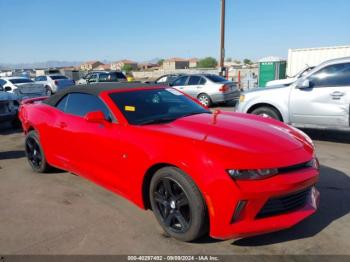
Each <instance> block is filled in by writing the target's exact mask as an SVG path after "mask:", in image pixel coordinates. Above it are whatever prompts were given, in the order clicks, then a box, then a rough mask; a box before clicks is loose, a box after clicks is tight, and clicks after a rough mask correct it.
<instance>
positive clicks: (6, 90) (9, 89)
mask: <svg viewBox="0 0 350 262" xmlns="http://www.w3.org/2000/svg"><path fill="white" fill-rule="evenodd" d="M4 90H5V92H10V91H11V90H12V88H11V87H9V86H5V89H4Z"/></svg>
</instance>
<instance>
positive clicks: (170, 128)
mask: <svg viewBox="0 0 350 262" xmlns="http://www.w3.org/2000/svg"><path fill="white" fill-rule="evenodd" d="M149 127H151V126H149ZM151 128H152V129H153V128H157V130H158V131H163V132H166V133H170V134H174V135H181V136H184V137H187V138H190V139H195V140H201V141H204V142H208V143H211V144H216V145H220V146H225V147H229V148H234V149H237V150H243V151H246V152H247V151H248V152H251V153H278V152H286V151H293V150H297V149H299V148H302V147H310V145H309V144H308V143H307V141H306V140H305V139H304V138H303V137H302V136H301V135H300V134H299V133H297V132H295V131H294V130H292V129H291V128H290V127H288V126H287V125H285V124H283V123H280V122H277V121H275V120H271V119H264V118H261V117H256V116H252V115H245V114H238V113H229V112H218V113H214V114H201V115H194V116H189V117H184V118H181V119H178V120H176V121H174V122H172V123H169V124H165V125H157V126H152V127H151ZM310 149H311V148H310Z"/></svg>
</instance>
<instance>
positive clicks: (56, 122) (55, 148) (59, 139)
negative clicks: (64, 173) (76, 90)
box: [41, 96, 70, 170]
mask: <svg viewBox="0 0 350 262" xmlns="http://www.w3.org/2000/svg"><path fill="white" fill-rule="evenodd" d="M67 101H68V96H65V97H63V98H62V99H61V100H60V101H59V102H58V103H57V105H56V106H55V107H54V108H50V110H49V114H48V116H49V117H48V118H47V119H46V122H47V125H46V126H47V127H46V128H47V130H46V131H47V132H43V134H42V135H43V137H41V140H42V143H43V146H44V149H45V151H46V155H47V157H48V160H49V161H50V163H51V164H52V165H54V166H57V167H60V168H63V169H65V170H70V166H69V159H70V156H69V153H70V149H69V145H70V135H69V133H68V132H67V123H68V122H70V119H69V115H67V114H66V113H65V107H66V104H67ZM45 134H47V135H46V136H45V137H44V135H45Z"/></svg>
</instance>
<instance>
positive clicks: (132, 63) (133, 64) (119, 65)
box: [111, 59, 137, 70]
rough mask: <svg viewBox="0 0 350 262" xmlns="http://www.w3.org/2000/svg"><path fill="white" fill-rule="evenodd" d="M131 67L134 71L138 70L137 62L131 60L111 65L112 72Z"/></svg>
mask: <svg viewBox="0 0 350 262" xmlns="http://www.w3.org/2000/svg"><path fill="white" fill-rule="evenodd" d="M126 65H129V66H131V67H132V70H137V62H135V61H131V60H127V59H124V60H120V61H116V62H114V63H111V70H122V69H123V67H124V66H126Z"/></svg>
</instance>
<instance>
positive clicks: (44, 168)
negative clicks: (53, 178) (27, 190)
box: [25, 130, 53, 173]
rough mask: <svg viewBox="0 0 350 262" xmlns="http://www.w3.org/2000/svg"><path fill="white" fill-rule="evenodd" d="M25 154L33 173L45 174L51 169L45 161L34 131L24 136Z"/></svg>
mask: <svg viewBox="0 0 350 262" xmlns="http://www.w3.org/2000/svg"><path fill="white" fill-rule="evenodd" d="M25 153H26V156H27V159H28V162H29V165H30V166H31V168H32V169H33V171H34V172H37V173H46V172H49V171H51V170H52V169H53V168H52V167H51V166H50V165H49V163H48V162H47V160H46V157H45V154H44V151H43V149H42V147H41V145H40V140H39V136H38V133H37V132H36V131H34V130H33V131H30V132H29V133H28V134H27V136H26V139H25Z"/></svg>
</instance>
